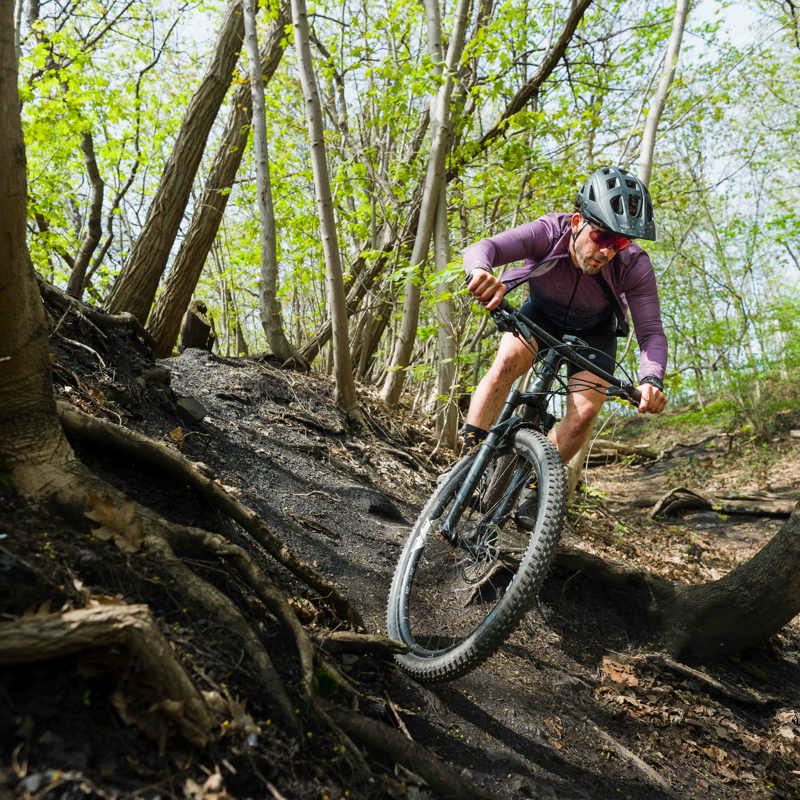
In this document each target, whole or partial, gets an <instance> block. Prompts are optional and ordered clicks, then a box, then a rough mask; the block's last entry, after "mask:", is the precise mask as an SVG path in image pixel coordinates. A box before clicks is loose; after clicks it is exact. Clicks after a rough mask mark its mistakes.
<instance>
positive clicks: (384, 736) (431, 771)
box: [330, 710, 497, 800]
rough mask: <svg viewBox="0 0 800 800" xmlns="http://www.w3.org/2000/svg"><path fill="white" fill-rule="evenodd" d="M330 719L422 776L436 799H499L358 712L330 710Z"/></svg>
mask: <svg viewBox="0 0 800 800" xmlns="http://www.w3.org/2000/svg"><path fill="white" fill-rule="evenodd" d="M330 717H331V719H332V720H333V721H334V722H335V723H336V725H338V726H339V727H340V728H341V729H342V730H343V731H344V732H345V733H346V734H347V735H348V736H350V737H352V738H353V739H355V740H356V741H358V742H360V743H361V744H362V745H363V746H364V747H366V748H367V749H368V750H371V751H372V752H374V753H375V754H376V755H379V756H383V757H387V756H388V757H389V758H391V759H392V760H393V761H396V762H398V763H399V764H402V765H403V766H404V767H406V768H407V769H409V770H411V771H412V772H414V773H416V774H417V775H419V776H420V777H421V778H422V779H423V780H424V781H425V782H426V783H427V784H428V785H429V786H430V787H431V789H432V790H433V791H434V793H435V796H436V797H439V798H442V799H443V800H444V798H454V800H456V799H457V800H461V799H462V798H465V797H469V798H470V800H496V798H497V796H496V795H495V794H493V793H489V792H486V791H484V790H482V789H480V788H479V787H477V786H476V785H475V784H474V783H472V782H470V781H467V780H465V779H464V778H462V777H461V776H460V775H458V774H457V773H456V772H454V771H453V770H452V769H450V767H448V766H446V765H445V764H444V763H442V762H441V761H440V760H439V759H437V758H435V757H434V756H432V755H431V753H430V752H429V751H428V750H426V749H425V748H424V747H422V746H421V745H419V744H417V743H416V742H414V741H412V740H410V739H408V738H407V737H406V736H404V735H403V734H402V733H400V732H398V731H396V730H395V729H394V728H390V727H389V726H388V725H384V724H383V723H382V722H378V721H377V720H374V719H370V718H369V717H365V716H363V715H362V714H359V713H358V712H355V711H343V710H342V711H340V710H337V711H331V712H330Z"/></svg>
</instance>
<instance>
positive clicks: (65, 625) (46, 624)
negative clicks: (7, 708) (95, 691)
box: [0, 605, 215, 747]
mask: <svg viewBox="0 0 800 800" xmlns="http://www.w3.org/2000/svg"><path fill="white" fill-rule="evenodd" d="M120 649H122V650H123V651H125V656H124V657H123V658H124V661H125V664H124V667H123V666H118V668H117V669H116V670H115V671H116V672H117V674H119V675H120V676H121V675H122V674H123V673H125V674H126V676H127V677H126V678H122V677H120V681H121V682H123V683H124V684H125V686H124V688H123V689H122V690H121V695H120V699H118V702H117V703H116V705H117V707H118V709H119V708H120V703H121V702H122V700H121V697H122V696H127V695H129V694H136V695H137V696H138V698H139V699H143V701H144V702H143V705H144V706H145V708H146V713H145V714H138V715H137V714H133V713H132V712H128V714H127V717H128V719H129V721H131V722H133V723H134V724H136V725H137V727H139V728H141V729H142V730H143V731H144V733H146V734H147V735H149V736H151V737H153V738H156V739H159V740H161V739H163V737H164V730H163V729H164V728H167V727H168V728H177V729H178V731H179V732H180V733H181V735H183V736H184V737H185V738H186V739H187V740H188V741H190V742H191V743H192V744H194V745H196V746H197V747H204V746H205V745H206V742H207V741H208V735H209V733H210V731H211V729H212V727H213V726H214V724H215V720H214V717H213V715H212V713H211V712H210V710H209V709H208V707H207V706H206V703H205V701H204V699H203V697H202V695H201V694H200V692H198V690H197V689H196V688H195V686H194V684H193V683H192V680H191V678H190V677H189V676H188V675H187V673H186V671H185V670H184V669H183V667H182V666H181V665H180V663H179V662H178V661H177V659H176V658H175V656H174V654H173V652H172V649H171V647H170V646H169V643H168V642H167V640H166V639H165V638H164V636H163V635H162V634H161V631H160V630H159V629H158V626H157V625H156V624H155V622H154V621H153V618H152V616H151V614H150V610H149V609H148V607H147V606H144V605H98V606H94V607H91V608H82V609H78V610H74V611H66V612H64V613H63V614H35V615H32V616H26V617H21V618H19V619H16V620H14V621H13V622H5V623H2V624H0V664H29V663H32V662H36V661H44V660H48V659H52V658H59V657H62V656H68V655H73V654H79V653H81V652H83V651H87V650H88V651H92V652H97V651H102V652H107V653H108V660H109V662H110V664H109V666H110V668H113V666H112V662H119V661H120V660H121V658H120V656H119V653H118V652H113V651H119V650H120ZM133 662H136V665H137V667H136V669H135V670H134V669H131V664H132V663H133ZM93 663H95V664H96V663H97V658H95V659H94V660H93ZM128 705H130V703H128Z"/></svg>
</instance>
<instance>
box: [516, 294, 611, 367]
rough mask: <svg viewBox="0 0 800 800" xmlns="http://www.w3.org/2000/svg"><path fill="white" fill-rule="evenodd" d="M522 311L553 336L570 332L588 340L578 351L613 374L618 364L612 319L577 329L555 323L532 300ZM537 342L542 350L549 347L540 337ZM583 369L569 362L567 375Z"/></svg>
mask: <svg viewBox="0 0 800 800" xmlns="http://www.w3.org/2000/svg"><path fill="white" fill-rule="evenodd" d="M520 311H521V312H522V313H523V314H524V315H525V316H526V317H528V319H531V320H533V321H534V322H535V323H536V324H537V325H539V326H540V327H542V328H544V329H545V330H546V331H547V332H548V333H549V334H550V335H551V336H555V338H556V339H561V337H562V336H564V334H567V333H568V334H570V335H572V336H577V337H578V338H579V339H581V340H582V341H584V342H586V344H587V345H588V347H581V348H579V349H578V351H577V352H578V353H579V354H580V355H582V356H583V357H584V358H586V359H588V360H589V361H591V362H593V363H594V364H597V366H598V367H599V368H600V369H603V370H605V371H606V372H610V373H612V374H613V372H614V369H615V367H616V366H617V361H616V359H617V334H616V331H614V330H612V320H609V322H608V323H607V324H605V325H601V326H600V327H597V328H594V329H592V330H588V331H575V330H568V329H565V328H562V327H560V326H558V325H554V324H553V323H552V322H551V321H550V320H548V319H547V318H546V317H544V316H543V315H542V314H538V313H537V312H536V311H535V310H534V305H533V303H532V302H531V301H530V300H528V301H526V302H525V304H524V305H523V306H522V308H521V309H520ZM536 343H537V344H538V346H539V350H540V351H541V350H542V348H543V347H547V345H546V344H544V343H543V342H540V341H539V340H538V339H537V340H536ZM582 370H583V367H576V366H575V365H574V364H570V363H569V362H568V363H567V375H568V376H569V377H572V376H573V375H574V374H575V373H576V372H581V371H582Z"/></svg>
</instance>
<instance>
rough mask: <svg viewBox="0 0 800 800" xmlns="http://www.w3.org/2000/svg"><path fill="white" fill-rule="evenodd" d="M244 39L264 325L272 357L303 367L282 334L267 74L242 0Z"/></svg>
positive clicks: (249, 0)
mask: <svg viewBox="0 0 800 800" xmlns="http://www.w3.org/2000/svg"><path fill="white" fill-rule="evenodd" d="M242 12H243V14H244V35H245V45H246V49H247V57H248V64H249V70H250V93H251V99H252V106H253V154H254V156H255V162H256V197H257V205H258V214H259V218H260V220H261V231H260V232H261V237H260V239H261V281H260V287H259V295H260V300H261V302H260V306H261V325H262V327H263V328H264V333H265V334H266V336H267V342H268V344H269V346H270V349H271V350H272V352H273V354H274V355H275V356H277V357H278V358H279V359H280V360H281V361H283V362H290V363H293V364H298V365H299V364H300V362H301V358H300V355H299V354H298V353H297V351H296V350H295V349H294V348H293V347H292V346H291V345H290V344H289V341H288V339H287V338H286V334H285V333H284V331H283V314H282V313H281V304H280V302H279V300H278V247H277V241H276V234H275V209H274V206H273V204H272V184H271V182H270V175H269V146H268V144H267V119H266V111H265V102H264V73H263V71H262V69H261V58H260V57H259V54H258V34H257V32H256V0H242Z"/></svg>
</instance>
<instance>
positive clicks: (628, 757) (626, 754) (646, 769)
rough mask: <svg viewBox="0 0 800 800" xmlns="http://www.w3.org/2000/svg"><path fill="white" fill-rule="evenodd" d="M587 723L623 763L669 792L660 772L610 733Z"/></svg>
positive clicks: (591, 723)
mask: <svg viewBox="0 0 800 800" xmlns="http://www.w3.org/2000/svg"><path fill="white" fill-rule="evenodd" d="M589 725H590V727H591V728H592V730H593V731H594V732H595V733H596V734H597V735H598V736H599V737H600V740H601V741H602V742H603V744H605V745H606V747H608V748H609V749H610V750H612V751H613V752H614V753H616V754H617V756H618V757H619V758H621V759H622V760H623V761H624V762H625V763H627V764H630V765H631V766H632V767H634V768H635V769H636V771H637V772H638V773H639V774H640V775H641V776H642V777H643V778H644V779H645V780H646V781H647V782H648V783H649V784H651V785H652V786H657V787H658V788H659V789H661V790H663V791H665V792H670V785H669V783H667V781H666V780H665V779H664V777H663V776H662V775H661V773H659V772H657V771H656V770H654V769H653V768H652V767H651V766H650V765H649V764H648V763H647V762H646V761H644V759H642V758H639V756H637V755H636V753H634V752H633V751H632V750H630V749H629V748H627V747H626V746H625V745H624V744H622V742H620V741H619V740H617V739H615V738H614V737H613V736H612V735H611V734H610V733H607V732H606V731H604V730H603V729H602V728H600V727H598V726H597V725H595V724H594V722H592V721H591V720H589Z"/></svg>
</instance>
